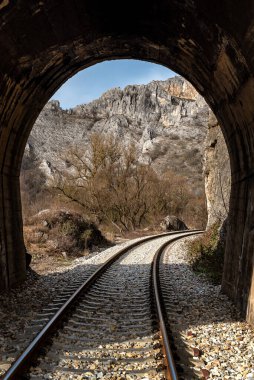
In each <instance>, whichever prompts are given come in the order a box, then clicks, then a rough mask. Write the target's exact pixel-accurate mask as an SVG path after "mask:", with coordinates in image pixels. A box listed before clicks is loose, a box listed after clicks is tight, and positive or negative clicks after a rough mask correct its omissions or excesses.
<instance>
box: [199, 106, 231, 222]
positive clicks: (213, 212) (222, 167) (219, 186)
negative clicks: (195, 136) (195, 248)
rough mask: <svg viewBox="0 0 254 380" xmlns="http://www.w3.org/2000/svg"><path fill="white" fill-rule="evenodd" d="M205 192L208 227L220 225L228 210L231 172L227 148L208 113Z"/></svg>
mask: <svg viewBox="0 0 254 380" xmlns="http://www.w3.org/2000/svg"><path fill="white" fill-rule="evenodd" d="M204 175H205V192H206V199H207V211H208V223H207V225H208V226H211V225H212V224H213V223H215V222H220V223H222V222H223V221H224V220H225V219H226V217H227V215H228V209H229V197H230V190H231V172H230V162H229V155H228V150H227V146H226V143H225V140H224V137H223V134H222V132H221V129H220V126H219V124H218V121H217V119H216V118H215V116H214V114H213V113H212V111H209V123H208V132H207V136H206V141H205V154H204Z"/></svg>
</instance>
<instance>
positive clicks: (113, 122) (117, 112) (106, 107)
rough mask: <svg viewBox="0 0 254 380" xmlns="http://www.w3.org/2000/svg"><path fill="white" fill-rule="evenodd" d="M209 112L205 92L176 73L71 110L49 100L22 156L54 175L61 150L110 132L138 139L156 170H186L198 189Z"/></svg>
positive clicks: (112, 92) (129, 140)
mask: <svg viewBox="0 0 254 380" xmlns="http://www.w3.org/2000/svg"><path fill="white" fill-rule="evenodd" d="M208 112H209V109H208V106H207V105H206V103H205V102H204V100H203V99H202V98H201V96H200V95H199V94H198V93H197V92H196V91H195V89H194V88H193V87H192V86H191V85H190V84H189V83H188V82H187V81H186V80H184V79H183V78H181V77H178V76H177V77H174V78H171V79H168V80H166V81H153V82H151V83H149V84H148V85H139V86H138V85H130V86H127V87H125V88H124V89H120V88H114V89H111V90H109V91H107V92H106V93H104V94H103V95H102V96H101V97H100V98H99V99H97V100H94V101H93V102H91V103H89V104H83V105H79V106H77V107H75V108H72V109H69V110H63V109H62V108H61V107H60V104H59V102H58V101H50V102H49V103H48V104H46V106H45V108H44V109H43V111H42V112H41V114H40V116H39V117H38V119H37V121H36V123H35V125H34V128H33V130H32V132H31V135H30V137H29V139H28V143H27V147H26V151H25V155H24V160H29V159H32V158H34V157H37V159H38V162H39V163H40V168H41V169H42V170H43V171H44V172H46V173H47V174H50V172H51V170H52V168H54V167H57V166H64V165H67V163H66V162H64V160H63V159H62V158H60V154H59V153H60V152H63V151H64V150H68V148H69V147H70V146H71V145H79V144H83V145H86V144H87V143H88V141H89V136H90V134H91V133H93V132H98V133H101V134H104V133H112V134H114V135H115V136H118V137H119V138H120V139H121V140H122V141H123V142H124V143H126V144H127V143H131V144H135V145H136V147H137V148H138V152H139V160H140V161H142V162H145V163H150V164H151V165H152V166H153V167H154V168H155V170H156V171H157V172H158V173H163V172H164V171H165V170H167V169H172V170H174V171H177V172H178V173H181V174H183V175H186V176H187V177H188V178H189V182H190V186H192V187H193V188H194V189H195V191H196V192H197V193H200V192H202V188H203V180H202V157H203V154H204V141H205V137H206V132H207V124H208Z"/></svg>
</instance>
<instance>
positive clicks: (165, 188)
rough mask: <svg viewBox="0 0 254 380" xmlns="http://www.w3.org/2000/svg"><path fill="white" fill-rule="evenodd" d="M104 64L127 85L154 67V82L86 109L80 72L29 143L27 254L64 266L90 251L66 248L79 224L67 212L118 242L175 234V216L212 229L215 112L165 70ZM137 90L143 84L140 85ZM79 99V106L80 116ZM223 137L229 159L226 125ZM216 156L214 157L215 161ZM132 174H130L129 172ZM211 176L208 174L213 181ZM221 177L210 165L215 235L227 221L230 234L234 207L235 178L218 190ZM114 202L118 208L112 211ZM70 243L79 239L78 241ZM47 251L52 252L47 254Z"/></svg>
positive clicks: (113, 92) (115, 92) (109, 92)
mask: <svg viewBox="0 0 254 380" xmlns="http://www.w3.org/2000/svg"><path fill="white" fill-rule="evenodd" d="M104 64H106V70H109V69H108V68H109V67H110V65H111V66H112V67H113V69H111V70H113V71H114V76H115V71H116V70H117V64H118V65H120V67H121V65H122V67H123V68H124V69H121V70H122V71H121V75H123V76H124V74H123V70H124V71H125V72H126V70H128V69H129V70H130V71H131V70H132V71H133V70H134V69H133V68H132V66H133V67H136V66H134V64H135V65H140V68H139V66H137V67H136V72H141V73H142V71H141V70H142V68H143V71H145V70H144V67H146V66H145V65H147V66H148V67H149V69H148V68H146V70H147V71H145V73H146V72H147V73H148V74H147V75H146V78H144V79H142V76H141V78H140V74H139V77H138V76H137V74H136V73H135V75H136V80H135V79H130V80H129V82H130V83H129V85H127V86H125V85H126V84H127V83H128V80H127V79H122V81H123V80H124V81H125V82H124V85H122V88H119V87H118V88H116V85H114V86H113V85H110V86H109V87H112V86H113V87H114V88H110V89H108V88H105V89H103V91H102V90H101V89H100V93H99V95H101V96H99V97H98V95H97V96H94V98H97V99H92V100H91V101H90V102H87V103H86V104H80V103H82V101H81V100H80V97H78V98H77V97H76V93H79V94H80V96H82V90H83V91H84V92H85V91H86V90H85V85H83V86H81V85H80V81H81V79H79V78H81V77H82V75H84V74H82V72H81V73H80V74H81V75H80V76H79V77H78V78H77V79H76V77H75V76H74V77H73V79H72V81H73V82H70V81H69V82H67V83H66V89H67V90H65V89H64V87H62V89H61V90H60V91H59V92H58V93H56V95H54V96H53V98H52V99H56V100H51V101H50V102H49V103H47V105H46V106H45V108H44V109H43V111H42V112H41V114H40V116H39V117H38V119H37V121H36V123H35V126H34V127H33V130H32V132H31V134H30V136H29V137H28V140H27V144H26V148H25V153H24V157H23V163H22V170H21V194H22V202H23V219H24V224H25V242H26V248H27V250H28V252H29V251H31V250H32V251H33V250H34V249H35V250H36V246H37V249H38V248H39V250H41V249H42V250H45V249H46V251H48V250H51V251H56V252H58V253H60V257H61V255H63V256H64V257H66V256H69V255H70V256H72V253H71V249H72V248H73V254H74V256H75V252H77V251H79V253H80V254H82V251H86V249H87V243H84V242H83V243H82V241H81V240H80V239H79V238H78V239H79V242H77V247H76V246H75V245H74V244H73V245H72V244H71V243H70V242H67V240H68V238H67V235H68V234H67V235H66V236H65V234H66V233H67V232H66V231H65V229H66V228H67V224H68V223H69V224H72V223H76V222H77V221H76V219H77V218H76V217H75V216H73V220H72V221H71V220H67V219H68V218H67V217H66V215H65V216H63V215H60V214H61V212H62V213H66V212H67V213H68V212H74V213H75V212H76V213H78V214H81V215H82V217H85V219H87V220H88V221H89V223H94V224H95V225H97V226H99V229H101V228H102V230H103V231H105V232H106V234H107V235H108V236H111V237H113V238H114V235H117V234H118V235H119V234H120V236H121V237H123V234H124V235H125V237H127V235H128V237H129V236H131V234H134V236H135V234H136V233H139V234H142V233H146V234H147V233H149V232H151V231H160V230H161V229H165V228H166V229H167V228H170V227H169V223H168V220H167V218H169V219H170V217H171V216H174V217H177V218H180V220H183V222H184V224H185V225H187V226H188V227H189V228H201V229H204V228H205V227H206V201H205V183H204V179H203V173H202V172H203V170H204V169H203V167H202V160H203V157H204V155H205V139H206V134H207V131H208V123H209V120H210V119H211V111H210V110H209V107H208V106H207V104H206V103H205V101H204V100H203V98H202V97H201V96H200V95H199V94H198V93H197V92H196V90H195V89H194V88H193V86H192V85H191V84H190V83H189V82H187V81H186V80H185V79H183V78H181V77H179V76H176V74H174V73H172V72H170V71H166V68H162V67H160V66H158V65H152V64H149V63H148V62H141V61H134V60H132V61H131V60H126V61H125V60H120V61H117V60H115V61H111V62H110V61H106V62H105V63H104ZM149 65H150V66H149ZM96 66H97V71H96V67H93V66H92V67H91V69H92V70H93V71H91V70H90V72H91V73H92V79H89V80H90V81H91V82H92V83H93V85H94V86H95V87H96V85H95V84H94V83H95V80H96V78H95V75H96V74H93V72H95V73H96V72H97V73H100V72H102V69H100V67H103V63H101V64H98V65H96ZM155 67H158V74H157V75H159V76H160V75H161V76H162V74H161V73H163V75H164V78H163V79H165V80H164V81H160V80H158V79H157V78H156V74H155V75H154V74H151V73H153V71H156V70H155ZM137 68H138V69H137ZM87 70H88V73H87V74H86V75H87V77H88V74H89V69H87ZM83 73H85V71H84V72H83ZM166 73H167V74H166ZM103 74H104V75H105V73H103ZM109 74H110V73H109ZM97 75H98V74H97ZM132 75H133V74H132ZM135 75H134V78H135ZM111 76H112V72H111ZM144 76H145V74H143V77H144ZM167 76H171V77H172V78H167ZM117 80H118V81H119V79H116V80H115V81H116V82H117ZM150 80H153V81H152V82H151V81H150ZM135 81H136V82H138V83H139V84H135V83H134V82H135ZM140 82H141V83H142V82H143V83H144V82H146V84H140ZM147 82H148V83H147ZM70 83H76V87H75V88H73V89H72V88H71V84H70ZM77 83H78V84H79V86H77ZM74 85H75V84H74ZM74 85H73V86H74ZM88 87H89V86H88ZM81 88H82V90H81ZM89 89H91V87H89ZM66 91H69V92H66ZM70 92H71V93H72V94H74V98H75V97H76V98H75V102H74V104H72V107H71V108H70V101H72V99H70ZM101 93H103V94H101ZM57 94H59V96H60V99H61V96H62V99H63V101H65V99H67V101H69V103H68V102H67V103H66V104H64V106H65V109H63V108H62V107H61V105H60V103H59V101H58V100H57V96H58V95H57ZM61 94H62V95H61ZM215 120H216V119H215ZM212 128H215V125H213V126H212ZM215 134H220V141H221V144H224V145H223V146H224V148H225V149H226V147H225V143H224V140H223V137H222V134H221V132H220V130H219V127H218V125H217V128H216V132H215ZM209 138H210V139H211V137H209ZM208 148H209V147H208ZM208 148H207V149H208ZM220 149H222V148H220ZM103 152H104V153H105V157H101V158H100V159H101V160H102V161H101V164H102V166H103V165H104V164H105V168H104V169H103V170H102V166H101V167H100V169H99V170H98V171H96V170H97V168H96V165H98V162H97V161H96V160H98V157H99V156H100V155H103ZM130 152H131V154H129V153H130ZM127 153H128V154H127ZM208 155H211V153H210V152H208V154H207V156H208ZM217 155H218V153H217ZM116 156H119V157H120V160H119V161H118V162H117V164H116V161H114V160H115V157H116ZM123 161H124V162H123ZM102 162H103V163H102ZM224 163H225V160H224V161H223V164H224ZM126 166H128V167H129V169H128V170H124V167H125V168H126ZM131 166H132V168H131V169H130V167H131ZM134 168H135V170H134ZM208 169H209V168H208V165H207V168H206V171H208ZM219 169H220V168H219V167H218V168H216V172H215V170H214V168H213V165H210V169H209V170H210V171H213V174H212V175H211V173H210V176H209V180H210V182H211V181H213V185H212V187H213V186H215V184H216V191H217V194H216V197H217V203H219V206H220V210H219V211H218V212H217V213H216V212H215V211H214V213H213V216H211V215H210V221H209V225H212V224H214V223H216V222H218V221H219V224H221V223H222V221H223V219H225V214H226V211H227V210H225V209H223V207H224V206H225V204H222V197H223V196H225V202H226V203H228V197H229V189H228V188H222V187H226V186H225V177H227V176H229V173H228V172H225V173H224V177H223V180H222V179H221V180H220V182H219V184H218V183H217V182H216V181H217V176H218V175H221V174H220V170H219ZM92 171H94V174H93V175H91V172H92ZM120 172H121V173H120ZM113 173H114V176H113V175H112V174H113ZM206 175H207V176H208V173H206ZM93 176H95V177H94V178H92V177H93ZM96 176H97V177H96ZM212 176H213V178H212V180H211V179H210V177H212ZM105 178H107V183H105ZM109 178H110V180H109ZM221 178H222V177H221ZM208 182H209V181H208V180H206V183H208ZM121 183H122V184H123V183H124V186H121ZM74 184H75V186H74ZM99 184H100V185H99ZM137 184H138V185H137ZM209 186H210V189H211V185H210V184H209ZM158 189H160V192H159V191H158ZM112 191H114V193H112ZM85 194H86V196H85ZM109 199H112V204H111V205H110V204H109V203H110V202H109ZM218 199H219V200H218ZM120 200H121V203H122V204H120V203H119V202H120ZM124 202H125V203H124ZM214 203H215V202H214V200H213V199H212V200H210V204H211V205H212V207H213V209H215V208H218V205H216V204H214ZM121 208H122V209H121ZM53 210H54V211H53ZM210 210H211V207H210ZM54 212H55V214H57V215H58V217H59V218H60V219H63V221H62V222H61V223H64V225H61V223H60V225H59V226H57V227H56V231H55V233H56V234H57V233H58V235H63V236H62V237H61V238H62V240H63V244H62V245H61V244H59V241H60V240H61V238H58V239H59V241H58V242H57V236H53V235H54V234H53V231H51V229H52V228H51V226H52V220H53V225H56V224H57V223H56V221H55V219H54V215H53V214H54ZM59 213H60V214H59ZM219 213H221V215H219ZM166 217H167V218H166ZM165 218H166V219H165ZM65 219H66V220H65ZM69 219H71V218H69ZM74 219H75V220H74ZM66 223H67V224H66ZM89 223H88V227H87V228H88V230H89ZM33 224H34V225H33ZM65 224H66V225H65ZM69 227H70V228H71V226H69ZM59 228H60V230H59ZM73 228H74V227H73ZM78 228H79V227H78ZM171 228H174V227H172V226H171ZM53 230H54V229H53ZM138 231H139V232H138ZM82 233H85V231H82ZM70 235H71V231H70ZM69 238H71V239H72V237H71V236H69ZM52 239H53V241H52ZM84 240H85V241H86V240H87V241H89V243H90V247H91V245H92V243H91V242H90V239H84ZM48 241H49V243H50V246H49V247H47V246H46V245H45V244H44V243H47V242H48ZM64 241H65V243H66V246H64ZM40 243H41V248H40ZM68 243H70V245H69V246H68ZM52 244H53V245H54V244H55V247H53V246H51V245H52ZM95 245H96V243H95ZM78 246H80V249H79V250H78Z"/></svg>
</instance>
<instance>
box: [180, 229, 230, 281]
mask: <svg viewBox="0 0 254 380" xmlns="http://www.w3.org/2000/svg"><path fill="white" fill-rule="evenodd" d="M219 230H220V225H219V223H215V224H213V225H212V226H211V227H210V228H209V229H208V230H207V231H206V232H205V233H204V234H203V235H202V236H201V237H198V238H197V239H195V240H192V241H190V242H188V243H187V254H188V259H189V262H190V264H191V266H192V268H193V270H194V271H195V272H197V273H202V274H204V275H205V276H206V277H207V278H208V279H209V280H210V281H212V282H213V283H215V284H220V283H221V278H222V271H223V263H224V247H223V245H222V244H221V242H220V234H219Z"/></svg>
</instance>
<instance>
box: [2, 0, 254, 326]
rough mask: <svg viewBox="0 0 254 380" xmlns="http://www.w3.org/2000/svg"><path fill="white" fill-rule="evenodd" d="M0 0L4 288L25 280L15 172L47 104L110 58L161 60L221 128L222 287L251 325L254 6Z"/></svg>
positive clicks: (246, 2) (246, 0) (224, 0)
mask: <svg viewBox="0 0 254 380" xmlns="http://www.w3.org/2000/svg"><path fill="white" fill-rule="evenodd" d="M119 4H120V3H117V2H100V1H98V0H93V1H89V0H88V1H82V0H76V1H75V2H73V1H70V0H66V1H64V2H63V1H60V0H44V1H40V0H34V1H32V2H27V0H15V1H8V0H6V1H2V2H0V30H1V33H0V51H1V60H0V146H1V150H0V203H1V208H0V246H1V247H0V272H1V279H0V286H1V288H7V287H8V286H13V285H15V284H17V283H18V282H20V281H21V280H23V279H24V277H25V259H24V257H25V249H24V243H23V235H22V217H21V203H20V195H19V181H18V177H19V172H20V165H21V160H22V155H23V152H24V149H25V145H26V141H27V138H28V136H29V133H30V130H31V128H32V126H33V124H34V122H35V120H36V118H37V116H38V115H39V113H40V111H41V109H42V108H43V106H44V105H45V103H46V102H47V101H48V100H49V99H50V98H51V96H52V95H53V93H54V92H55V91H56V90H57V89H58V88H59V86H61V85H62V84H63V83H64V82H65V81H66V80H67V79H68V78H70V77H71V76H72V75H74V74H75V73H77V72H78V71H79V70H81V69H84V68H86V67H89V66H90V65H92V64H95V63H97V62H101V61H103V60H106V59H117V58H134V59H143V60H148V61H151V62H156V63H160V64H162V65H165V66H167V67H169V68H170V69H172V70H173V71H175V72H177V73H178V74H180V75H182V76H184V77H185V78H186V79H187V80H189V81H190V82H191V83H192V84H193V85H194V87H195V88H196V89H197V90H198V91H199V92H200V94H201V95H202V96H204V98H205V99H206V101H207V103H208V104H209V106H210V107H211V109H212V110H213V112H214V113H215V115H216V117H217V119H218V121H219V124H220V125H221V127H222V129H223V134H224V136H225V141H226V145H227V147H228V151H229V156H230V164H231V172H232V191H231V196H230V207H229V230H228V238H227V247H226V258H225V271H224V275H223V284H222V286H223V290H224V291H225V292H226V293H227V294H228V295H229V296H230V297H231V298H232V299H233V300H234V301H235V302H236V303H237V304H238V306H239V308H240V309H241V310H242V313H243V314H244V315H245V316H246V317H247V319H248V320H249V321H251V322H253V323H254V312H253V310H254V294H253V293H254V284H253V265H254V263H253V260H254V253H253V252H254V102H253V99H254V2H253V1H250V0H243V1H241V2H237V1H234V2H232V1H229V0H220V1H219V0H218V1H217V0H216V1H211V0H202V1H201V0H193V1H187V0H186V1H179V0H172V1H169V0H161V1H155V0H149V1H144V0H142V1H140V2H137V1H135V2H134V1H133V0H130V1H128V2H125V3H121V4H120V5H119Z"/></svg>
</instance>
